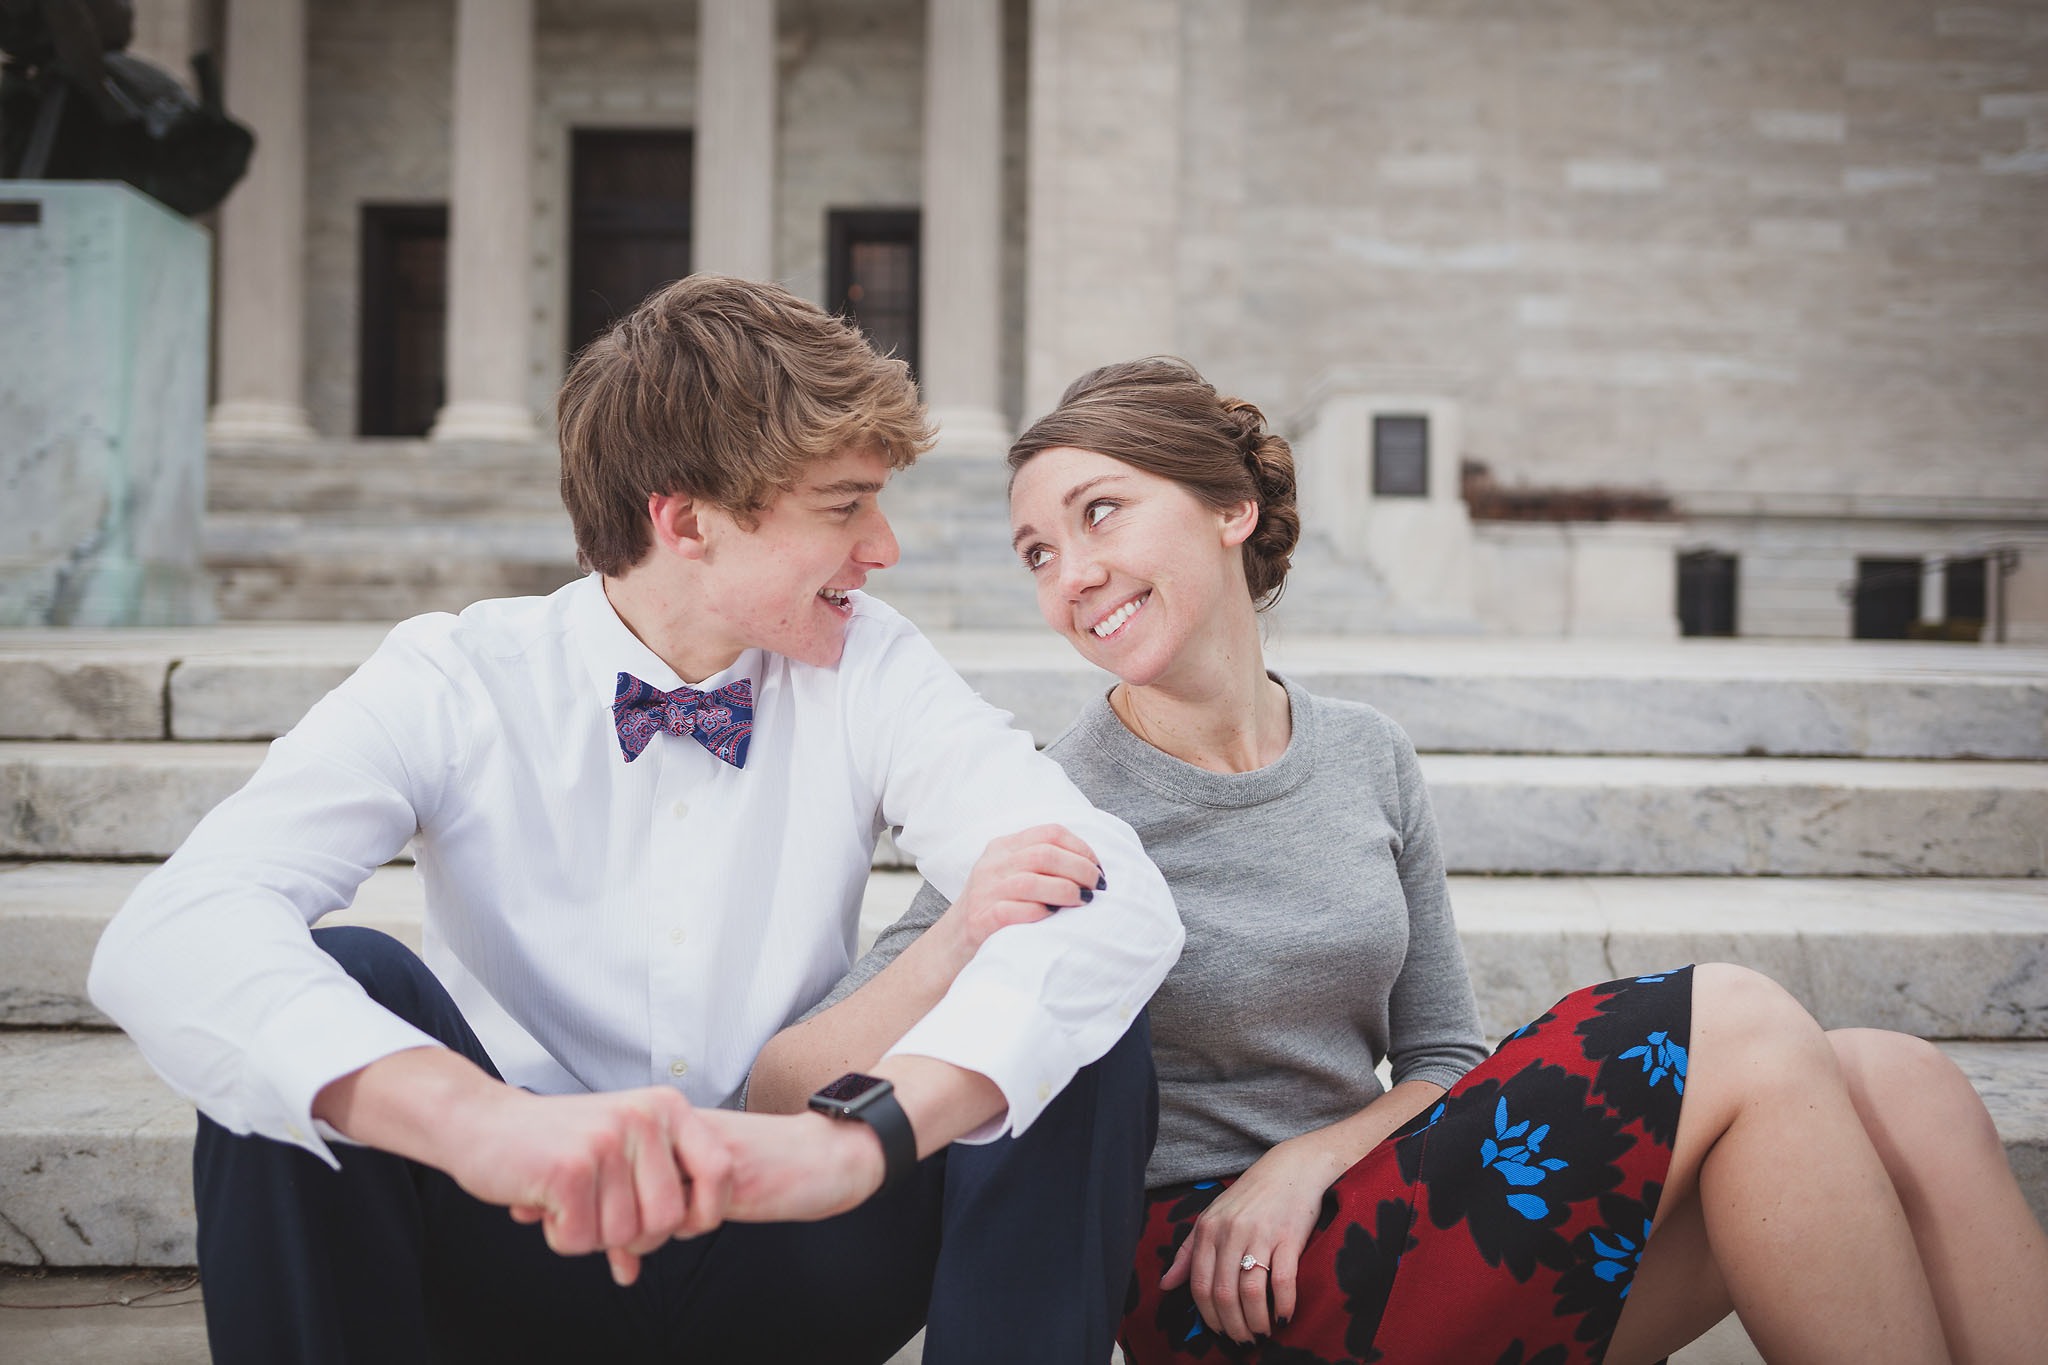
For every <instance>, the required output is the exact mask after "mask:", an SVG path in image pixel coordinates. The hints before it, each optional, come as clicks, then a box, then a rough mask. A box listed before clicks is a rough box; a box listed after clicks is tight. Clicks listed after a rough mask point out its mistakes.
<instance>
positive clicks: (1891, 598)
mask: <svg viewBox="0 0 2048 1365" xmlns="http://www.w3.org/2000/svg"><path fill="white" fill-rule="evenodd" d="M1920 574H1921V565H1920V561H1919V560H1917V559H1858V560H1857V561H1856V590H1855V591H1856V598H1855V603H1854V606H1853V610H1852V613H1851V630H1850V633H1851V634H1852V635H1854V636H1855V637H1856V638H1857V639H1859V640H1903V639H1906V638H1907V637H1908V636H1909V635H1911V634H1912V631H1913V623H1914V622H1916V621H1918V620H1919V619H1920Z"/></svg>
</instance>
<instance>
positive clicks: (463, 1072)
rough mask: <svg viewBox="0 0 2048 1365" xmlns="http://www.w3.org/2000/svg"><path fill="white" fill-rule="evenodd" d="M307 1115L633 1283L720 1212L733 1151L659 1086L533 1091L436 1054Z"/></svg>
mask: <svg viewBox="0 0 2048 1365" xmlns="http://www.w3.org/2000/svg"><path fill="white" fill-rule="evenodd" d="M313 1112H314V1114H315V1115H316V1116H317V1117H319V1118H321V1119H324V1120H325V1121H326V1122H328V1123H330V1124H332V1125H333V1126H334V1127H335V1128H337V1129H338V1130H340V1131H341V1132H343V1133H345V1134H347V1135H348V1136H349V1137H350V1138H351V1139H353V1140H355V1141H357V1142H361V1143H365V1144H367V1145H369V1146H372V1147H377V1148H380V1149H382V1150H384V1151H388V1152H395V1153H397V1154H398V1155H400V1156H405V1157H411V1158H412V1159H414V1160H416V1161H420V1162H424V1163H425V1164H427V1165H429V1166H433V1167H435V1168H437V1169H439V1170H442V1171H446V1172H447V1173H448V1174H449V1175H450V1176H451V1177H453V1178H454V1180H455V1182H456V1183H457V1184H459V1185H460V1186H462V1188H463V1189H464V1190H466V1191H468V1192H469V1193H470V1194H471V1195H473V1196H475V1197H476V1198H478V1199H481V1200H483V1201H484V1202H485V1203H490V1204H502V1205H504V1206H505V1207H507V1208H509V1209H510V1210H511V1211H512V1216H513V1217H514V1218H516V1219H518V1220H520V1221H521V1222H526V1223H539V1224H540V1225H541V1231H542V1233H543V1235H544V1236H546V1238H547V1242H548V1245H549V1246H550V1247H552V1248H554V1250H556V1251H557V1252H560V1253H561V1254H562V1255H564V1256H577V1255H582V1254H585V1253H587V1252H592V1251H599V1250H602V1251H604V1252H606V1253H607V1255H608V1257H609V1259H610V1261H611V1268H612V1278H613V1279H615V1280H617V1281H618V1282H619V1283H620V1284H631V1283H632V1282H633V1281H634V1280H635V1279H637V1278H639V1274H640V1258H641V1257H642V1256H644V1255H646V1254H647V1253H648V1252H650V1251H652V1250H654V1249H655V1248H656V1247H659V1246H661V1245H662V1244H663V1243H664V1242H666V1241H668V1240H669V1239H670V1238H672V1237H698V1236H702V1235H703V1234H704V1233H707V1232H710V1231H711V1230H712V1229H713V1228H716V1227H717V1226H718V1225H719V1223H720V1222H721V1221H723V1219H724V1218H725V1216H726V1206H727V1202H728V1198H729V1192H730V1189H731V1185H732V1178H733V1153H732V1152H731V1150H730V1149H729V1146H728V1143H727V1140H726V1138H725V1136H724V1134H723V1133H722V1131H721V1130H720V1129H719V1128H718V1127H716V1126H714V1125H713V1124H711V1123H709V1122H707V1119H708V1118H709V1115H707V1114H706V1113H705V1112H704V1111H702V1110H698V1109H694V1108H692V1107H691V1105H690V1102H689V1101H688V1100H686V1099H684V1098H683V1096H682V1095H681V1094H679V1093H678V1092H676V1091H674V1090H670V1089H668V1088H666V1087H664V1086H652V1087H648V1088H646V1089H642V1090H626V1091H619V1092H615V1093H609V1094H598V1095H532V1094H528V1093H527V1092H526V1091H524V1090H518V1089H515V1088H513V1087H512V1086H509V1085H506V1084H504V1083H503V1082H502V1081H496V1080H493V1079H491V1077H489V1076H488V1075H486V1074H485V1073H484V1072H483V1071H481V1070H480V1069H478V1068H477V1067H476V1066H475V1065H473V1064H472V1063H470V1062H468V1061H467V1060H465V1059H464V1058H462V1057H460V1056H458V1055H457V1054H455V1053H453V1052H449V1051H445V1050H443V1049H439V1048H414V1049H411V1050H408V1051H405V1052H395V1053H392V1054H391V1055H390V1056H388V1057H383V1058H380V1059H378V1060H377V1061H375V1062H372V1063H371V1064H370V1065H368V1066H366V1067H364V1068H363V1069H362V1070H360V1071H356V1072H352V1073H351V1074H349V1075H347V1076H344V1077H342V1078H341V1079H340V1080H337V1081H334V1082H332V1083H331V1084H329V1085H328V1086H326V1087H325V1088H323V1089H322V1090H321V1092H320V1094H319V1096H318V1097H317V1098H316V1100H315V1102H314V1105H313Z"/></svg>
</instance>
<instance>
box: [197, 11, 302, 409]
mask: <svg viewBox="0 0 2048 1365" xmlns="http://www.w3.org/2000/svg"><path fill="white" fill-rule="evenodd" d="M225 45H226V48H227V51H226V53H225V54H224V59H223V60H224V66H225V68H226V69H225V70H224V71H223V73H222V76H223V81H224V89H223V92H222V97H223V98H224V99H225V100H226V102H227V107H228V112H229V113H231V114H233V115H234V116H235V117H236V118H238V119H240V120H242V121H243V122H244V123H247V124H248V125H249V126H250V128H251V129H253V130H254V132H255V134H256V152H255V155H253V156H252V157H251V158H250V159H249V171H248V174H247V175H245V176H243V177H242V181H241V183H240V184H238V185H236V186H235V188H234V191H233V193H231V194H229V195H228V197H227V201H226V202H225V203H223V204H222V205H221V209H220V229H219V252H220V372H219V383H218V386H217V390H216V392H217V398H216V401H215V403H214V407H213V414H212V417H211V419H210V420H209V422H208V424H207V434H208V436H210V437H211V438H212V439H213V440H216V441H293V440H298V441H303V440H306V439H308V438H310V437H311V436H312V435H313V428H312V424H311V423H310V422H308V421H307V420H306V407H305V344H306V343H305V327H306V6H305V0H229V4H228V10H227V23H226V35H225Z"/></svg>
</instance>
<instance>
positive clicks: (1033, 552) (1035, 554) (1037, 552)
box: [1024, 545, 1052, 569]
mask: <svg viewBox="0 0 2048 1365" xmlns="http://www.w3.org/2000/svg"><path fill="white" fill-rule="evenodd" d="M1051 558H1052V551H1051V550H1048V549H1046V548H1045V547H1044V546H1043V545H1034V546H1032V547H1031V548H1030V549H1028V550H1026V551H1025V552H1024V567H1025V568H1027V569H1042V568H1044V567H1045V564H1046V561H1047V560H1049V559H1051Z"/></svg>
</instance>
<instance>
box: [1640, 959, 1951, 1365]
mask: <svg viewBox="0 0 2048 1365" xmlns="http://www.w3.org/2000/svg"><path fill="white" fill-rule="evenodd" d="M1664 1190H1665V1193H1664V1198H1665V1199H1666V1200H1669V1201H1672V1202H1671V1203H1669V1204H1666V1205H1665V1207H1664V1209H1662V1210H1660V1214H1659V1219H1658V1230H1659V1233H1660V1234H1661V1232H1662V1229H1663V1227H1664V1225H1665V1224H1666V1223H1667V1222H1668V1221H1669V1220H1670V1218H1671V1217H1674V1216H1677V1217H1680V1218H1681V1219H1682V1218H1683V1217H1685V1216H1687V1215H1683V1214H1679V1213H1678V1212H1677V1211H1678V1210H1681V1209H1683V1208H1684V1206H1685V1204H1686V1203H1687V1201H1688V1200H1689V1199H1693V1198H1695V1197H1696V1199H1697V1203H1698V1209H1699V1221H1700V1227H1701V1229H1702V1230H1703V1232H1704V1236H1705V1240H1706V1242H1707V1244H1708V1246H1709V1247H1710V1248H1711V1250H1712V1257H1711V1259H1712V1262H1713V1264H1714V1265H1716V1266H1717V1267H1718V1268H1719V1271H1720V1275H1719V1278H1718V1281H1717V1282H1711V1283H1710V1282H1702V1281H1701V1280H1700V1279H1699V1278H1697V1277H1693V1278H1687V1277H1686V1276H1683V1275H1681V1274H1678V1273H1673V1272H1674V1270H1675V1269H1677V1267H1675V1266H1673V1265H1669V1264H1659V1263H1660V1262H1664V1261H1666V1260H1667V1258H1666V1257H1665V1256H1663V1255H1661V1254H1659V1253H1658V1248H1657V1243H1658V1237H1656V1236H1653V1237H1652V1238H1651V1239H1650V1247H1649V1249H1648V1250H1647V1251H1646V1252H1645V1255H1644V1264H1643V1267H1642V1269H1641V1270H1639V1272H1638V1274H1637V1276H1636V1279H1635V1282H1634V1284H1633V1285H1632V1286H1631V1287H1630V1290H1629V1298H1628V1305H1627V1307H1626V1308H1625V1309H1624V1310H1623V1312H1622V1315H1621V1322H1620V1325H1619V1327H1618V1328H1617V1329H1616V1331H1615V1336H1614V1341H1613V1344H1612V1346H1611V1347H1610V1348H1609V1353H1608V1357H1607V1358H1608V1359H1609V1360H1610V1361H1613V1362H1615V1365H1625V1363H1626V1362H1631V1361H1639V1360H1640V1361H1649V1360H1655V1359H1657V1358H1658V1357H1659V1356H1660V1355H1662V1354H1664V1352H1666V1351H1668V1350H1670V1349H1672V1348H1673V1347H1675V1346H1678V1345H1681V1344H1683V1343H1684V1342H1685V1341H1689V1340H1691V1339H1692V1337H1693V1336H1696V1335H1698V1333H1699V1332H1700V1331H1703V1330H1705V1328H1706V1327H1708V1326H1711V1325H1712V1323H1713V1322H1714V1321H1715V1320H1716V1319H1717V1318H1718V1317H1719V1313H1718V1311H1716V1310H1717V1309H1718V1306H1719V1305H1718V1302H1717V1300H1718V1299H1719V1298H1720V1296H1721V1295H1723V1294H1725V1296H1726V1298H1727V1299H1728V1300H1729V1301H1731V1302H1732V1303H1733V1304H1734V1305H1735V1308H1736V1311H1737V1312H1738V1313H1740V1314H1741V1317H1742V1323H1743V1326H1744V1328H1745V1329H1747V1330H1748V1332H1749V1335H1750V1338H1751V1340H1753V1341H1754V1342H1755V1343H1756V1345H1757V1349H1758V1350H1760V1351H1762V1352H1763V1354H1764V1355H1765V1357H1766V1358H1767V1359H1769V1360H1771V1361H1773V1362H1779V1363H1780V1365H1803V1363H1804V1362H1822V1361H1844V1362H1848V1361H1871V1360H1898V1361H1914V1362H1925V1363H1926V1365H1942V1363H1943V1362H1946V1361H1948V1360H1949V1359H1950V1356H1949V1353H1948V1348H1947V1346H1946V1344H1945V1342H1944V1339H1943V1336H1942V1329H1941V1320H1940V1318H1939V1316H1938V1314H1937V1311H1936V1307H1935V1302H1934V1294H1933V1290H1932V1289H1931V1287H1930V1286H1929V1283H1928V1278H1927V1275H1926V1273H1925V1272H1924V1271H1923V1270H1922V1269H1921V1266H1920V1257H1919V1253H1918V1251H1917V1250H1916V1248H1915V1246H1914V1242H1913V1235H1912V1229H1911V1228H1910V1226H1909V1225H1908V1223H1907V1220H1906V1214H1905V1210H1904V1208H1903V1207H1902V1205H1901V1203H1900V1200H1899V1196H1898V1194H1897V1193H1896V1192H1895V1191H1894V1190H1893V1188H1892V1184H1891V1181H1890V1180H1889V1178H1887V1176H1886V1174H1885V1168H1884V1165H1883V1162H1882V1161H1881V1160H1880V1158H1879V1156H1878V1153H1877V1151H1876V1149H1875V1147H1874V1146H1873V1144H1872V1142H1871V1139H1870V1138H1869V1136H1868V1135H1866V1133H1865V1132H1864V1128H1863V1121H1862V1119H1861V1117H1860V1116H1859V1114H1858V1113H1857V1110H1856V1106H1855V1103H1854V1101H1853V1100H1852V1099H1851V1097H1850V1094H1849V1091H1848V1086H1847V1083H1846V1081H1845V1080H1844V1077H1843V1071H1842V1067H1841V1066H1840V1065H1839V1064H1838V1063H1837V1062H1836V1060H1835V1052H1834V1049H1833V1047H1831V1046H1830V1044H1829V1042H1828V1039H1827V1037H1826V1035H1825V1034H1823V1033H1822V1032H1821V1029H1820V1026H1819V1025H1818V1024H1816V1023H1814V1022H1813V1018H1812V1016H1810V1015H1809V1014H1807V1013H1806V1011H1805V1010H1804V1009H1802V1008H1801V1007H1800V1005H1799V1003H1798V1002H1797V1001H1795V1000H1793V999H1792V997H1791V996H1789V995H1787V994H1786V993H1785V991H1784V990H1783V989H1782V988H1781V987H1779V986H1778V985H1777V984H1776V983H1774V982H1772V981H1771V980H1770V979H1769V978H1767V977H1764V976H1760V975H1758V974H1757V973H1755V972H1752V971H1749V970H1747V969H1745V968H1741V967H1731V966H1728V965H1726V964H1723V963H1709V964H1703V965H1701V966H1699V967H1697V968H1695V969H1694V972H1693V1015H1692V1052H1691V1065H1690V1068H1689V1071H1688V1074H1687V1076H1686V1092H1685V1106H1684V1108H1683V1109H1682V1110H1681V1111H1680V1114H1679V1123H1678V1139H1677V1143H1676V1145H1675V1147H1674V1149H1673V1152H1672V1158H1671V1167H1670V1175H1669V1177H1668V1179H1667V1180H1666V1183H1665V1187H1664ZM1678 1230H1679V1229H1674V1231H1678ZM1676 1240H1678V1241H1680V1242H1682V1241H1684V1240H1686V1239H1685V1238H1679V1239H1676ZM1669 1249H1670V1250H1678V1249H1679V1248H1678V1247H1675V1246H1674V1247H1671V1248H1669ZM1653 1257H1654V1259H1653ZM1710 1313H1711V1314H1713V1316H1711V1317H1710V1316H1708V1314H1710Z"/></svg>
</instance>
